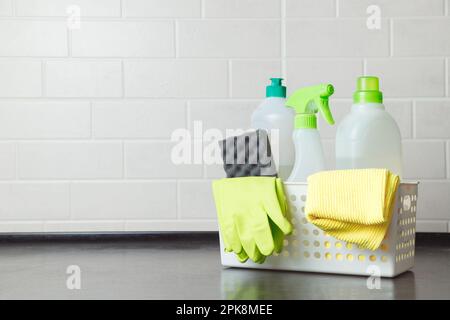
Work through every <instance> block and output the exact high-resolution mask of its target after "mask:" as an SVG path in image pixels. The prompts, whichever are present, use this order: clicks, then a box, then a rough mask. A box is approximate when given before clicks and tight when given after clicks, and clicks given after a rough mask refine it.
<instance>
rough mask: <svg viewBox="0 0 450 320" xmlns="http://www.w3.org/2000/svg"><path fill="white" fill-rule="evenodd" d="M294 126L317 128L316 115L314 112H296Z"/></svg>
mask: <svg viewBox="0 0 450 320" xmlns="http://www.w3.org/2000/svg"><path fill="white" fill-rule="evenodd" d="M295 128H301V129H317V116H316V115H315V114H314V113H304V114H297V115H296V116H295Z"/></svg>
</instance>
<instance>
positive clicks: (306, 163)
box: [286, 84, 334, 182]
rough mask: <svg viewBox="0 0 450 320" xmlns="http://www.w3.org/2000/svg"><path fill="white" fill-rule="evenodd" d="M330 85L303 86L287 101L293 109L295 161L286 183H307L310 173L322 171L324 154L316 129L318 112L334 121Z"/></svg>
mask: <svg viewBox="0 0 450 320" xmlns="http://www.w3.org/2000/svg"><path fill="white" fill-rule="evenodd" d="M333 92H334V88H333V86H332V85H331V84H320V85H316V86H312V87H306V88H303V89H300V90H297V91H296V92H294V94H293V95H292V96H290V97H289V99H288V100H287V101H286V106H287V107H291V108H294V109H295V112H296V115H295V130H294V133H293V140H294V145H295V164H294V169H293V170H292V173H291V175H290V176H289V178H288V180H287V181H289V182H306V181H307V178H308V176H309V175H311V174H313V173H316V172H319V171H323V170H325V156H324V153H323V148H322V141H321V140H320V135H319V131H318V130H317V117H316V113H317V111H320V113H321V114H322V116H323V117H324V118H325V120H326V121H327V122H328V123H329V124H334V120H333V116H332V115H331V112H330V108H329V105H328V98H329V97H330V96H331V95H332V94H333Z"/></svg>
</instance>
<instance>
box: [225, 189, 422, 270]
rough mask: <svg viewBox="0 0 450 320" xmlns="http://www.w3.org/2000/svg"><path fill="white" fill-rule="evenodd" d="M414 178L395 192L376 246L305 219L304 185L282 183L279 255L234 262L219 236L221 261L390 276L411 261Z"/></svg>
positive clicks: (244, 265)
mask: <svg viewBox="0 0 450 320" xmlns="http://www.w3.org/2000/svg"><path fill="white" fill-rule="evenodd" d="M417 186H418V183H417V182H411V183H402V184H400V186H399V189H398V192H397V194H396V201H395V207H394V214H393V217H392V221H391V224H390V227H389V230H388V232H387V235H386V237H385V239H384V240H383V243H382V245H381V246H380V248H379V249H378V250H376V251H371V250H365V249H360V248H359V247H358V246H356V245H354V244H351V243H346V242H343V241H340V240H337V239H335V238H333V237H331V236H329V235H327V234H325V233H324V232H323V231H322V230H320V229H318V228H317V227H316V226H314V225H313V224H311V223H309V222H307V221H306V218H305V212H304V208H305V201H306V194H307V193H306V191H307V185H306V184H301V183H285V192H286V196H287V197H288V200H289V209H290V215H291V217H292V223H293V225H294V231H293V233H292V235H290V236H288V237H286V239H285V240H284V249H283V251H282V252H281V254H276V255H273V256H271V257H268V258H267V259H266V261H265V262H264V263H263V264H255V263H253V262H252V261H247V262H245V263H240V262H239V260H237V258H236V257H235V254H234V253H227V252H225V251H224V250H223V249H224V248H223V243H222V241H221V243H220V248H221V259H222V265H223V266H226V267H240V268H255V269H273V270H290V271H307V272H322V273H338V274H352V275H369V274H376V275H379V276H382V277H395V276H397V275H399V274H401V273H403V272H405V271H407V270H409V269H411V268H412V267H413V266H414V252H415V250H414V248H415V235H416V211H417V191H418V187H417Z"/></svg>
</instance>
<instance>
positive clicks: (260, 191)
mask: <svg viewBox="0 0 450 320" xmlns="http://www.w3.org/2000/svg"><path fill="white" fill-rule="evenodd" d="M213 194H214V199H215V202H216V209H217V215H218V220H219V227H220V231H221V236H222V240H223V243H224V245H225V251H227V252H234V253H235V254H236V255H237V257H238V259H239V261H241V262H245V261H247V259H249V258H250V259H251V260H253V261H254V262H256V263H263V262H264V261H265V259H266V257H267V256H270V255H272V254H273V253H274V252H278V253H279V252H281V250H282V248H283V241H284V237H285V236H286V235H288V234H290V233H291V232H292V224H291V223H290V222H289V219H288V209H287V200H286V196H285V194H284V190H283V184H282V182H281V180H280V179H279V178H275V177H240V178H227V179H220V180H216V181H214V182H213Z"/></svg>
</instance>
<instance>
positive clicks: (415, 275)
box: [0, 234, 450, 299]
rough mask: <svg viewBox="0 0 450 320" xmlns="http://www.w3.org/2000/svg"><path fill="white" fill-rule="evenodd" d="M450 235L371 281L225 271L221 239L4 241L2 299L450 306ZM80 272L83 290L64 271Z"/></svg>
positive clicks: (0, 244) (0, 246)
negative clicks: (400, 270)
mask: <svg viewBox="0 0 450 320" xmlns="http://www.w3.org/2000/svg"><path fill="white" fill-rule="evenodd" d="M449 242H450V241H449V237H448V235H447V236H446V237H444V236H436V237H432V238H431V239H428V238H427V239H420V237H419V239H418V241H417V243H418V247H417V253H416V267H415V268H414V269H413V271H412V272H408V273H405V274H403V275H401V276H399V277H397V278H395V279H382V280H381V289H379V290H376V289H374V290H369V289H368V288H367V285H366V281H367V278H365V277H353V276H339V275H327V274H312V273H298V272H276V271H256V270H243V269H223V268H222V267H221V266H220V260H219V249H218V239H217V235H215V234H206V235H194V236H185V235H177V236H169V235H162V236H161V235H156V236H140V235H135V236H133V237H131V238H126V239H124V238H122V237H117V236H114V235H111V236H106V237H105V236H103V237H100V238H98V237H90V238H87V239H86V238H81V239H80V238H79V237H75V238H66V237H59V236H56V237H44V238H33V237H31V238H30V237H17V236H15V237H13V238H11V237H9V238H2V237H0V299H244V298H245V299H450V243H449ZM69 265H78V266H79V267H80V268H81V272H82V273H81V285H82V288H81V290H68V289H67V287H66V279H67V277H68V275H67V274H66V269H67V267H68V266H69Z"/></svg>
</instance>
